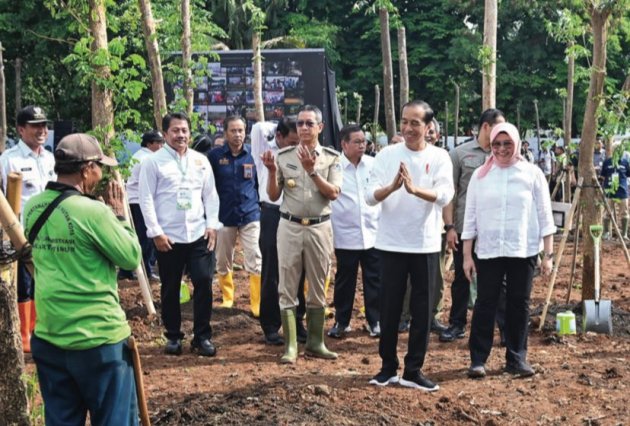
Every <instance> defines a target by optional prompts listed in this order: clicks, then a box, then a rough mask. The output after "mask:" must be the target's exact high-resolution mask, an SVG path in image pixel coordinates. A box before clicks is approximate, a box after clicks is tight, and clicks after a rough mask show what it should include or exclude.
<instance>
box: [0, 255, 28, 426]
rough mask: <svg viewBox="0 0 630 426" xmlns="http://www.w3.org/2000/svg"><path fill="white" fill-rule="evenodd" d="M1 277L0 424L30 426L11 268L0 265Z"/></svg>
mask: <svg viewBox="0 0 630 426" xmlns="http://www.w3.org/2000/svg"><path fill="white" fill-rule="evenodd" d="M0 268H1V271H2V272H0V274H1V275H2V276H1V277H0V365H3V366H10V368H0V413H1V414H2V424H8V425H13V424H15V425H24V426H27V425H29V424H30V422H29V419H28V402H27V397H26V386H25V384H24V381H23V380H22V375H23V374H24V355H23V353H22V339H21V337H20V333H19V332H18V330H19V329H20V324H19V319H18V314H17V304H16V303H15V301H16V300H17V295H16V294H15V287H14V286H12V285H11V284H10V283H11V277H10V274H11V269H12V266H11V265H2V266H1V267H0Z"/></svg>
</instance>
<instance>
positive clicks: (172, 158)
mask: <svg viewBox="0 0 630 426" xmlns="http://www.w3.org/2000/svg"><path fill="white" fill-rule="evenodd" d="M184 172H185V173H184ZM184 189H187V190H189V191H190V194H191V197H190V202H191V205H190V208H189V209H187V210H181V209H178V203H177V198H178V193H181V192H182V190H184ZM139 204H140V209H141V210H142V215H143V216H144V221H145V223H146V225H147V237H149V238H154V237H157V236H158V235H163V234H166V236H167V237H168V238H170V239H171V240H172V241H173V242H175V243H191V242H194V241H196V240H198V239H199V238H201V237H202V236H203V234H204V232H205V230H206V228H213V229H220V228H221V227H222V224H221V222H219V195H218V194H217V191H216V188H215V185H214V175H213V173H212V167H211V166H210V162H209V161H208V159H207V158H206V156H205V155H203V154H201V153H199V152H197V151H194V150H192V149H187V150H186V152H185V154H184V156H183V157H180V156H179V154H178V153H177V152H176V151H175V150H174V149H173V148H171V147H170V146H168V144H167V145H164V147H163V148H162V149H160V150H159V151H157V152H155V153H154V154H153V155H150V156H148V157H146V158H145V159H144V161H143V162H142V167H140V183H139Z"/></svg>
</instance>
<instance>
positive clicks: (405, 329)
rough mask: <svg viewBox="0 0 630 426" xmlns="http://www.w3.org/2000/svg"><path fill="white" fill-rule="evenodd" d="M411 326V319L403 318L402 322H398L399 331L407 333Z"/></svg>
mask: <svg viewBox="0 0 630 426" xmlns="http://www.w3.org/2000/svg"><path fill="white" fill-rule="evenodd" d="M409 327H410V321H409V320H401V321H400V323H399V324H398V332H399V333H406V332H408V331H409Z"/></svg>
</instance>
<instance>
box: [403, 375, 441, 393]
mask: <svg viewBox="0 0 630 426" xmlns="http://www.w3.org/2000/svg"><path fill="white" fill-rule="evenodd" d="M400 385H401V386H405V387H408V388H413V389H420V390H423V391H425V392H435V391H436V390H438V389H440V387H439V386H438V385H436V384H435V383H433V382H432V381H431V380H429V379H427V378H426V377H424V374H422V373H421V372H419V371H405V372H404V373H403V376H402V378H401V379H400Z"/></svg>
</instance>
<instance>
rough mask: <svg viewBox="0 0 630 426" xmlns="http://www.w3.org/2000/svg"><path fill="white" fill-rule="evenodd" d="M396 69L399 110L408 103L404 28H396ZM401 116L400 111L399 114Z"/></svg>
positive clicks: (407, 73)
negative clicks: (397, 70)
mask: <svg viewBox="0 0 630 426" xmlns="http://www.w3.org/2000/svg"><path fill="white" fill-rule="evenodd" d="M398 68H399V72H400V82H399V84H400V108H401V110H402V106H403V105H404V104H406V103H407V102H409V67H408V65H407V36H406V34H405V27H403V26H402V25H401V26H400V27H399V28H398ZM400 113H401V114H402V111H401V112H400Z"/></svg>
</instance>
